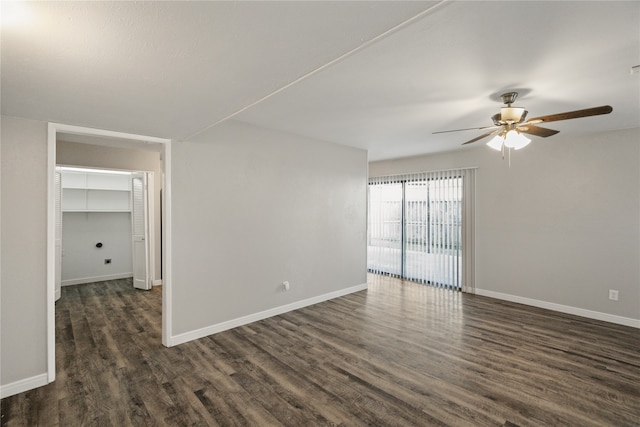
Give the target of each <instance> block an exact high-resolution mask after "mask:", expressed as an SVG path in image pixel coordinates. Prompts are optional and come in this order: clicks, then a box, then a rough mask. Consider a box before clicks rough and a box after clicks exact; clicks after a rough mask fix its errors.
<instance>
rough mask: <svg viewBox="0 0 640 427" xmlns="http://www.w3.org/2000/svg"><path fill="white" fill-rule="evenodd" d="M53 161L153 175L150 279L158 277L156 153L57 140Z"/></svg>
mask: <svg viewBox="0 0 640 427" xmlns="http://www.w3.org/2000/svg"><path fill="white" fill-rule="evenodd" d="M56 160H57V162H58V164H62V165H68V166H87V167H95V168H107V169H123V170H137V171H149V172H153V175H154V192H155V194H154V205H155V206H154V210H153V213H154V215H155V223H154V228H155V230H154V237H155V272H154V279H160V277H161V275H162V274H161V270H160V268H161V267H160V266H161V256H162V253H161V246H160V244H161V239H160V233H161V229H160V213H161V207H160V190H161V189H162V169H161V167H162V164H161V160H160V154H159V153H157V152H155V151H147V150H136V149H131V148H120V147H107V146H102V145H92V144H83V143H77V142H68V141H57V142H56Z"/></svg>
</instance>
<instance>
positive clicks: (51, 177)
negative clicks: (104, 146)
mask: <svg viewBox="0 0 640 427" xmlns="http://www.w3.org/2000/svg"><path fill="white" fill-rule="evenodd" d="M58 132H60V133H66V134H75V135H84V136H93V137H102V138H110V139H116V140H122V141H123V142H124V146H126V141H132V142H131V146H132V147H133V146H134V143H135V142H137V143H140V142H143V143H148V144H159V146H160V147H161V156H162V160H163V161H162V167H161V172H162V174H163V177H162V193H163V195H162V206H161V211H162V219H163V220H162V222H163V224H162V285H163V286H162V344H163V345H165V346H167V347H170V346H171V345H173V344H172V343H171V314H172V310H171V285H172V280H171V278H172V276H171V274H172V272H171V265H172V264H171V142H172V141H171V139H166V138H157V137H152V136H145V135H138V134H131V133H124V132H115V131H109V130H103V129H94V128H88V127H82V126H74V125H67V124H62V123H53V122H49V123H48V129H47V381H48V382H49V383H50V382H53V381H54V380H55V377H56V362H55V355H56V352H55V274H56V260H55V256H56V250H55V220H56V212H55V172H56V145H57V134H58ZM135 147H136V148H139V147H137V146H135Z"/></svg>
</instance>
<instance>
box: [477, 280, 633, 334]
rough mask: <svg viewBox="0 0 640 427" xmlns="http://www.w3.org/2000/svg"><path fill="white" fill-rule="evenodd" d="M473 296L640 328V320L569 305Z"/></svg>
mask: <svg viewBox="0 0 640 427" xmlns="http://www.w3.org/2000/svg"><path fill="white" fill-rule="evenodd" d="M475 294H476V295H482V296H485V297H490V298H496V299H500V300H505V301H511V302H517V303H519V304H525V305H531V306H533V307H538V308H545V309H547V310H553V311H558V312H560V313H566V314H573V315H576V316H581V317H586V318H589V319H595V320H602V321H605V322H610V323H616V324H618V325H624V326H631V327H632V328H640V319H633V318H631V317H623V316H617V315H615V314H609V313H602V312H600V311H594V310H587V309H584V308H579V307H572V306H570V305H562V304H556V303H553V302H547V301H540V300H536V299H532V298H525V297H520V296H517V295H510V294H503V293H501V292H494V291H487V290H485V289H476V292H475Z"/></svg>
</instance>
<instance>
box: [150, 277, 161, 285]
mask: <svg viewBox="0 0 640 427" xmlns="http://www.w3.org/2000/svg"><path fill="white" fill-rule="evenodd" d="M151 284H152V285H153V286H162V280H161V279H156V280H154V281H153V282H152V283H151Z"/></svg>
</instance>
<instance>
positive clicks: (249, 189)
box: [172, 122, 367, 335]
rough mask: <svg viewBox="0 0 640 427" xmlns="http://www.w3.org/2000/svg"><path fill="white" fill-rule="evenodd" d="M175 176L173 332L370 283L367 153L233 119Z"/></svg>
mask: <svg viewBox="0 0 640 427" xmlns="http://www.w3.org/2000/svg"><path fill="white" fill-rule="evenodd" d="M172 173H173V182H172V185H173V203H172V204H173V211H172V215H173V224H174V228H173V313H174V318H175V322H174V329H173V331H172V332H173V334H174V335H176V334H181V333H184V332H187V331H192V330H194V329H198V328H204V327H208V326H211V325H216V324H219V323H221V322H224V321H227V320H231V319H236V318H239V317H242V316H246V315H250V314H253V313H257V312H260V311H263V310H268V309H271V308H276V307H279V306H283V305H285V304H289V303H292V302H295V301H301V300H304V299H308V298H312V297H316V296H320V295H324V294H327V293H330V292H334V291H338V290H341V289H344V288H348V287H351V286H357V285H361V284H363V283H366V182H367V153H366V152H365V151H362V150H358V149H353V148H347V147H343V146H338V145H334V144H328V143H323V142H318V141H312V140H305V139H302V138H300V137H294V136H291V135H286V134H281V133H276V132H271V131H267V130H265V129H260V128H255V127H252V126H249V125H244V124H240V123H237V122H228V123H227V124H225V125H222V126H218V127H216V128H215V129H213V130H211V131H210V132H208V133H207V134H205V135H201V136H200V137H199V138H197V140H194V141H191V142H182V143H174V144H173V150H172ZM284 280H288V281H289V282H290V283H291V290H290V291H289V292H282V291H281V288H280V287H281V283H282V281H284Z"/></svg>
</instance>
